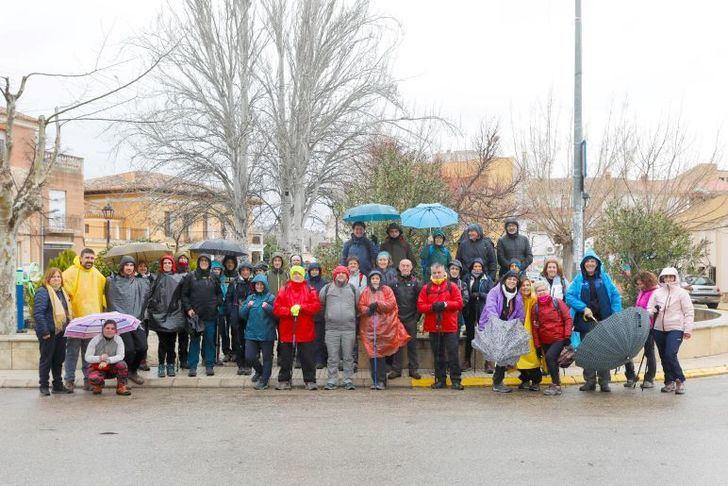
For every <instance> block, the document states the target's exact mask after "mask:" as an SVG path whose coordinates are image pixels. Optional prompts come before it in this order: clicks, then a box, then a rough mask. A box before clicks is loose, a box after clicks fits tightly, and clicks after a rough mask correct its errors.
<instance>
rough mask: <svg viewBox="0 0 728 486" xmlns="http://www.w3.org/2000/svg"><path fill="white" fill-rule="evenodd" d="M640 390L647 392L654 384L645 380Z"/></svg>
mask: <svg viewBox="0 0 728 486" xmlns="http://www.w3.org/2000/svg"><path fill="white" fill-rule="evenodd" d="M640 388H642V389H643V390H649V389H650V388H655V384H654V383H653V382H651V381H647V380H645V381H643V382H642V384H641V385H640Z"/></svg>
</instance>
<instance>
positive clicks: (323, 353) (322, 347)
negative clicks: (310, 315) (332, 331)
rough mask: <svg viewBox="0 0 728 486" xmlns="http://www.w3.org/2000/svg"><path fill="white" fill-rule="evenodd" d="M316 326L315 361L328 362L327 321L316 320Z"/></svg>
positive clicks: (318, 362)
mask: <svg viewBox="0 0 728 486" xmlns="http://www.w3.org/2000/svg"><path fill="white" fill-rule="evenodd" d="M314 324H315V326H316V351H315V352H314V361H315V362H316V364H317V365H318V364H326V363H328V354H329V353H328V349H327V348H328V347H327V345H326V321H325V320H324V319H323V318H322V319H321V320H317V321H314Z"/></svg>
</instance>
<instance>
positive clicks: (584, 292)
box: [566, 248, 622, 332]
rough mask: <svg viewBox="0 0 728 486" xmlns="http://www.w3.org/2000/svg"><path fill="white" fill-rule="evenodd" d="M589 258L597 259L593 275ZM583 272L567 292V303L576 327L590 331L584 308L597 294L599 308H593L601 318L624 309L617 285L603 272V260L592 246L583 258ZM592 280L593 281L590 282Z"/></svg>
mask: <svg viewBox="0 0 728 486" xmlns="http://www.w3.org/2000/svg"><path fill="white" fill-rule="evenodd" d="M589 258H593V259H595V260H596V261H597V269H596V271H595V272H594V275H593V276H592V277H589V276H588V275H587V272H586V270H585V269H584V262H586V261H587V260H588V259H589ZM580 267H581V273H580V274H579V275H577V276H576V277H574V281H573V282H571V285H570V286H569V290H568V291H567V292H566V303H567V304H568V305H569V307H571V310H572V312H573V313H574V329H575V330H576V331H579V332H588V331H589V326H588V325H587V323H586V322H584V309H586V308H587V307H588V306H589V302H590V301H593V300H594V299H593V296H595V297H596V298H597V299H598V301H599V308H598V309H592V311H593V312H594V314H595V315H596V316H598V318H599V319H600V320H602V319H606V318H607V317H609V316H611V315H612V314H614V313H616V312H619V311H621V310H622V297H621V296H620V295H619V291H618V290H617V287H615V286H614V283H612V279H611V278H609V275H607V274H606V273H604V272H602V261H601V260H600V259H599V257H598V256H597V254H596V253H595V252H594V250H592V249H591V248H590V249H588V250H587V251H586V253H584V258H583V259H582V260H581V265H580ZM590 282H591V283H590Z"/></svg>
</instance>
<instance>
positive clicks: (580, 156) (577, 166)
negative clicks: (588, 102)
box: [572, 0, 586, 276]
mask: <svg viewBox="0 0 728 486" xmlns="http://www.w3.org/2000/svg"><path fill="white" fill-rule="evenodd" d="M575 2H576V5H575V7H576V12H575V13H576V15H575V19H574V174H573V176H574V193H573V204H574V208H573V210H574V213H573V217H572V255H573V261H572V271H573V272H574V273H572V276H574V275H578V272H579V264H580V263H581V259H582V258H583V257H584V157H585V155H586V154H585V150H584V148H585V147H584V145H585V143H584V141H583V134H582V120H581V0H575Z"/></svg>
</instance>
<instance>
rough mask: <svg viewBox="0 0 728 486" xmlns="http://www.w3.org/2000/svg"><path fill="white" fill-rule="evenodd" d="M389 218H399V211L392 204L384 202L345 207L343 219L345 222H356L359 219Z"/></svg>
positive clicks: (366, 220) (381, 219)
mask: <svg viewBox="0 0 728 486" xmlns="http://www.w3.org/2000/svg"><path fill="white" fill-rule="evenodd" d="M390 219H399V213H398V212H397V210H396V209H394V208H393V207H392V206H387V205H385V204H362V205H361V206H356V207H354V208H350V209H347V210H346V212H345V213H344V221H346V222H347V223H356V222H357V221H361V222H363V223H366V222H368V221H388V220H390Z"/></svg>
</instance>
